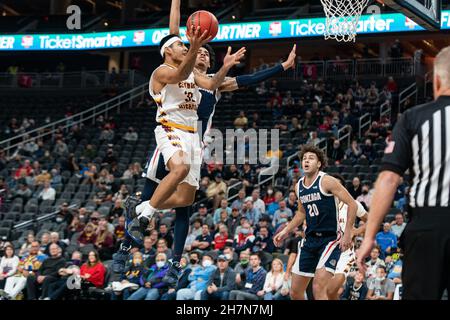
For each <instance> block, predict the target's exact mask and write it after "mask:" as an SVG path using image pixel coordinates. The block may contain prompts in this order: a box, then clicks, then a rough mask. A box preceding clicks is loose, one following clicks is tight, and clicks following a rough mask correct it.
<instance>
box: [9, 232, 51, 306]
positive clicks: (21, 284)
mask: <svg viewBox="0 0 450 320" xmlns="http://www.w3.org/2000/svg"><path fill="white" fill-rule="evenodd" d="M39 248H40V245H39V241H33V242H32V243H31V246H30V250H29V252H28V254H25V255H24V256H23V257H22V259H20V261H19V265H18V267H17V273H16V274H15V275H14V277H8V279H7V280H6V284H5V292H6V294H7V295H8V296H9V298H11V299H15V298H16V297H17V295H18V294H19V293H20V292H21V291H22V290H23V289H24V288H25V287H26V284H27V278H28V277H29V276H31V277H33V278H34V279H36V274H37V273H38V271H39V270H40V268H41V266H42V263H43V262H44V260H45V259H47V256H46V255H45V254H42V253H40V252H39ZM34 279H33V280H34Z"/></svg>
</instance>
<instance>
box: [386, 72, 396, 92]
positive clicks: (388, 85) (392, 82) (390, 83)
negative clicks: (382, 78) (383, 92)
mask: <svg viewBox="0 0 450 320" xmlns="http://www.w3.org/2000/svg"><path fill="white" fill-rule="evenodd" d="M386 88H387V90H388V91H389V92H390V93H391V94H392V93H396V92H397V91H398V86H397V83H396V82H395V80H394V78H393V77H392V76H390V77H388V81H387V83H386Z"/></svg>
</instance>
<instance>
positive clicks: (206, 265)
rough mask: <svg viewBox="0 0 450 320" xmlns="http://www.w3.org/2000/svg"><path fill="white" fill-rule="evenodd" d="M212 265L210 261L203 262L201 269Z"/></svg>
mask: <svg viewBox="0 0 450 320" xmlns="http://www.w3.org/2000/svg"><path fill="white" fill-rule="evenodd" d="M211 265H212V261H211V260H205V261H203V267H205V268H208V267H210V266H211Z"/></svg>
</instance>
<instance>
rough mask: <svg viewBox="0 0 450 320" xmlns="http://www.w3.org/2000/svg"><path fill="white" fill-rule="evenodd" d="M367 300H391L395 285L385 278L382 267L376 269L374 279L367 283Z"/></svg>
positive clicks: (384, 270) (384, 271)
mask: <svg viewBox="0 0 450 320" xmlns="http://www.w3.org/2000/svg"><path fill="white" fill-rule="evenodd" d="M368 289H369V290H368V292H367V299H368V300H393V298H394V291H395V283H394V282H393V281H392V280H391V279H389V278H386V269H385V267H383V266H379V267H378V268H377V274H376V278H373V279H371V280H370V281H369V284H368Z"/></svg>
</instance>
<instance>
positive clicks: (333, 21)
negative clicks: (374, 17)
mask: <svg viewBox="0 0 450 320" xmlns="http://www.w3.org/2000/svg"><path fill="white" fill-rule="evenodd" d="M369 1H370V0H320V2H322V5H323V10H324V11H325V15H326V17H327V20H326V25H325V33H324V35H325V40H328V39H335V40H336V41H339V42H341V41H344V42H349V41H355V37H356V29H357V28H358V22H359V19H360V18H361V14H362V12H363V10H364V9H365V8H366V6H367V5H368V3H369Z"/></svg>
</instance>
